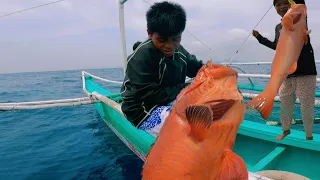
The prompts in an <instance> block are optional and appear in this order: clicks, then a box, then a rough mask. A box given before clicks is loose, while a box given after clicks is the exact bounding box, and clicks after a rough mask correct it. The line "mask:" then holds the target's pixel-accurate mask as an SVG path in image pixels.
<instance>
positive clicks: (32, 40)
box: [0, 0, 320, 73]
mask: <svg viewBox="0 0 320 180" xmlns="http://www.w3.org/2000/svg"><path fill="white" fill-rule="evenodd" d="M50 1H52V0H28V1H27V0H1V2H0V16H1V15H3V14H6V13H9V12H13V11H17V10H21V9H24V8H28V7H32V6H36V5H39V4H43V3H47V2H50ZM146 1H147V2H149V3H151V4H152V3H153V2H154V1H153V0H146ZM306 1H307V6H308V23H309V28H310V29H312V33H311V42H312V45H313V47H314V51H315V56H316V59H317V58H318V52H320V19H319V18H317V17H319V15H320V11H319V9H320V2H318V1H317V0H306ZM175 2H178V3H180V4H181V5H183V6H184V7H185V9H186V11H187V30H188V31H190V32H191V33H192V34H194V35H195V36H196V37H197V38H198V39H200V40H202V41H203V42H204V43H205V44H206V45H207V46H209V47H210V48H211V49H212V50H209V49H208V48H206V47H205V46H204V45H202V44H201V43H200V42H199V41H197V39H195V38H194V37H193V36H191V35H190V34H189V33H188V32H184V34H183V40H182V45H184V46H185V47H186V48H187V50H188V51H189V52H190V53H194V54H195V55H196V56H197V57H198V58H199V59H202V60H204V61H207V60H208V59H210V58H212V59H213V61H221V60H224V59H230V58H231V57H232V56H233V55H234V54H235V52H236V50H237V48H239V46H240V45H241V43H242V42H243V41H244V39H245V38H246V37H247V36H248V34H249V32H251V31H252V28H253V27H254V26H255V25H256V24H257V22H258V21H259V20H260V19H261V18H262V16H263V15H264V13H265V12H266V11H267V10H268V9H269V7H270V6H271V5H272V0H246V1H243V0H223V1H221V0H201V1H194V0H175ZM199 2H202V3H199ZM244 2H246V3H247V4H243V3H244ZM148 7H149V5H148V4H147V3H145V2H144V1H143V0H128V2H127V3H126V4H125V24H126V39H127V51H128V55H129V54H130V53H131V52H132V45H133V43H134V42H136V41H137V40H144V39H145V38H146V35H147V34H146V22H145V12H146V11H147V9H148ZM280 19H281V17H280V16H279V15H278V14H277V13H276V11H275V10H274V7H272V9H271V10H270V11H269V13H268V14H267V15H266V16H265V18H264V19H263V20H262V22H261V23H260V25H259V26H258V27H257V28H256V29H257V30H258V31H260V33H261V34H262V35H264V36H265V37H268V38H269V39H271V40H273V39H274V28H275V25H276V24H277V23H279V22H280ZM0 27H1V28H0V34H1V37H0V46H1V48H0V54H1V59H0V64H1V65H0V73H7V72H21V71H23V72H25V71H46V70H63V69H88V68H105V67H122V66H123V59H122V54H121V45H120V31H119V23H118V4H117V1H116V0H66V1H65V2H61V3H57V4H54V5H50V6H45V7H42V8H38V9H33V10H30V11H26V12H23V13H19V14H15V15H12V16H7V17H4V18H0ZM273 55H274V51H273V50H270V49H268V48H267V47H264V46H262V45H260V44H259V43H258V41H257V40H256V39H255V38H253V37H252V36H250V38H249V39H248V41H247V42H246V43H245V45H244V46H243V47H242V49H241V50H240V51H239V53H238V54H237V56H235V59H238V60H240V61H271V60H272V58H273Z"/></svg>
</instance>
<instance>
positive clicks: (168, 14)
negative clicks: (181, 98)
mask: <svg viewBox="0 0 320 180" xmlns="http://www.w3.org/2000/svg"><path fill="white" fill-rule="evenodd" d="M146 19H147V32H148V37H149V38H148V39H147V40H145V41H144V42H142V43H141V44H140V45H139V46H138V47H137V48H136V49H135V51H134V52H133V53H132V54H131V55H129V57H128V62H127V69H126V74H125V78H124V83H123V85H122V87H121V96H122V98H123V103H122V105H121V109H122V112H123V113H124V114H125V116H126V118H127V120H128V121H130V122H131V123H132V124H133V125H134V126H136V127H137V128H139V129H141V130H145V131H147V132H148V133H150V134H151V135H153V136H155V137H157V136H158V135H159V131H160V129H161V127H162V125H163V123H164V121H165V119H166V117H167V116H168V115H169V110H170V108H171V103H172V102H173V101H174V100H175V98H176V96H177V95H178V94H179V93H180V91H181V90H182V89H183V88H184V87H186V85H187V84H186V83H185V78H186V76H188V77H190V78H193V77H195V76H196V75H197V73H198V71H199V69H200V68H201V67H202V65H203V63H202V61H199V60H197V58H196V57H195V56H194V55H191V54H189V52H188V51H187V50H186V49H184V47H183V46H182V45H180V42H181V37H182V33H183V31H184V30H185V26H186V13H185V11H184V9H183V8H182V7H181V6H180V5H178V4H176V3H171V2H167V1H164V2H159V3H155V4H154V5H152V6H151V7H150V9H149V10H148V12H147V13H146Z"/></svg>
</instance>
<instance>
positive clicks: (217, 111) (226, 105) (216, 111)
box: [206, 99, 236, 122]
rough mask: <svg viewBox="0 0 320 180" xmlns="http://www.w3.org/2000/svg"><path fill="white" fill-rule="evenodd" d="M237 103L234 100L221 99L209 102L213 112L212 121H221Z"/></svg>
mask: <svg viewBox="0 0 320 180" xmlns="http://www.w3.org/2000/svg"><path fill="white" fill-rule="evenodd" d="M235 103H236V100H234V99H219V100H214V101H210V102H207V103H206V104H207V105H208V106H209V108H210V109H211V111H212V121H213V122H215V121H218V120H220V119H221V118H222V117H223V115H224V114H225V113H226V112H227V111H228V110H229V109H230V108H231V107H232V106H233V105H234V104H235Z"/></svg>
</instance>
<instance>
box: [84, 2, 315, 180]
mask: <svg viewBox="0 0 320 180" xmlns="http://www.w3.org/2000/svg"><path fill="white" fill-rule="evenodd" d="M125 2H126V0H120V1H119V22H120V36H121V42H122V51H123V60H124V64H126V57H127V54H126V43H125V30H124V15H123V13H124V10H123V9H124V3H125ZM242 64H245V63H242ZM249 64H250V63H249ZM256 64H263V63H261V62H260V63H256ZM264 64H271V63H270V62H266V63H264ZM226 65H228V66H230V67H233V68H235V69H238V70H240V71H241V72H242V74H239V78H241V77H242V78H248V79H249V82H250V83H249V84H239V85H238V87H239V89H240V91H241V92H242V94H243V95H244V97H245V99H246V100H248V99H250V98H253V97H255V96H257V95H258V94H257V93H259V92H261V91H263V89H264V88H265V87H263V86H257V85H255V84H254V83H253V81H252V80H251V78H266V79H268V78H270V75H268V74H247V73H246V72H245V71H244V70H243V69H241V67H239V66H237V65H236V64H231V63H230V64H226ZM124 69H125V67H124ZM96 80H100V81H103V82H107V83H117V84H122V82H116V81H112V80H107V79H103V78H101V77H98V76H95V75H93V74H90V73H88V72H85V71H83V72H82V83H83V91H84V92H85V93H86V94H87V95H88V96H89V97H90V98H95V99H98V100H99V101H96V102H95V103H94V106H95V108H96V110H97V111H98V112H99V114H100V116H101V118H102V119H103V120H104V121H105V123H106V124H107V125H108V126H109V127H110V129H111V130H112V131H113V132H114V133H115V134H116V135H117V136H118V137H119V139H120V140H121V141H123V142H124V143H125V144H126V145H127V146H128V148H130V149H131V150H132V151H133V152H134V153H135V154H136V155H137V156H138V157H140V159H141V160H143V161H145V160H146V155H147V154H148V152H149V150H150V147H151V146H152V144H153V143H154V141H155V138H154V137H153V136H152V135H150V134H148V133H147V132H145V131H143V130H139V129H137V128H136V127H134V126H133V125H132V124H131V123H130V122H129V121H128V120H126V118H125V116H124V115H123V113H122V111H121V108H120V107H121V102H122V98H121V95H120V94H119V93H112V92H110V91H108V90H107V89H104V88H103V87H102V86H101V85H100V84H99V83H97V82H96ZM189 80H190V79H189ZM317 82H320V79H319V78H318V79H317ZM252 91H254V92H256V94H253V93H252ZM248 92H249V93H248ZM315 96H316V97H320V91H317V92H316V93H315ZM275 101H279V97H276V98H275ZM315 103H316V104H320V102H318V100H316V102H315ZM296 104H299V101H297V102H296ZM248 117H249V118H248ZM256 118H259V114H258V113H254V112H248V111H247V115H246V117H245V119H244V121H243V123H242V124H241V126H240V128H239V131H238V135H237V138H236V143H235V147H234V152H235V153H237V154H238V155H240V156H241V157H242V158H243V159H244V161H245V163H246V165H247V168H248V171H249V175H250V179H255V177H260V178H262V176H261V175H258V174H259V172H266V171H267V170H270V171H268V172H286V173H294V174H298V175H300V176H304V177H306V178H309V179H320V175H318V172H317V170H318V166H317V164H318V163H319V162H320V134H315V133H314V134H313V137H314V140H313V141H306V140H305V133H304V132H303V131H300V130H295V129H293V130H291V134H290V135H289V136H287V137H286V138H285V139H284V140H281V141H277V140H275V138H276V136H278V135H279V134H281V133H282V130H281V127H280V126H270V124H268V123H261V122H256V121H255V119H256ZM260 174H261V173H260ZM262 174H264V175H265V174H266V173H262ZM279 174H281V173H279ZM272 177H275V176H274V174H273V175H272ZM263 178H266V179H268V178H267V177H265V176H264V177H263ZM263 178H262V179H263Z"/></svg>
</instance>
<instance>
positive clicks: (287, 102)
mask: <svg viewBox="0 0 320 180" xmlns="http://www.w3.org/2000/svg"><path fill="white" fill-rule="evenodd" d="M295 89H296V79H295V78H294V77H292V78H288V79H286V80H285V81H284V82H283V83H282V85H281V87H280V121H281V125H282V131H283V133H282V134H281V135H279V136H278V137H276V140H282V139H283V138H285V137H286V136H287V135H289V134H290V126H291V121H292V117H293V109H294V104H295V101H296V94H295Z"/></svg>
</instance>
